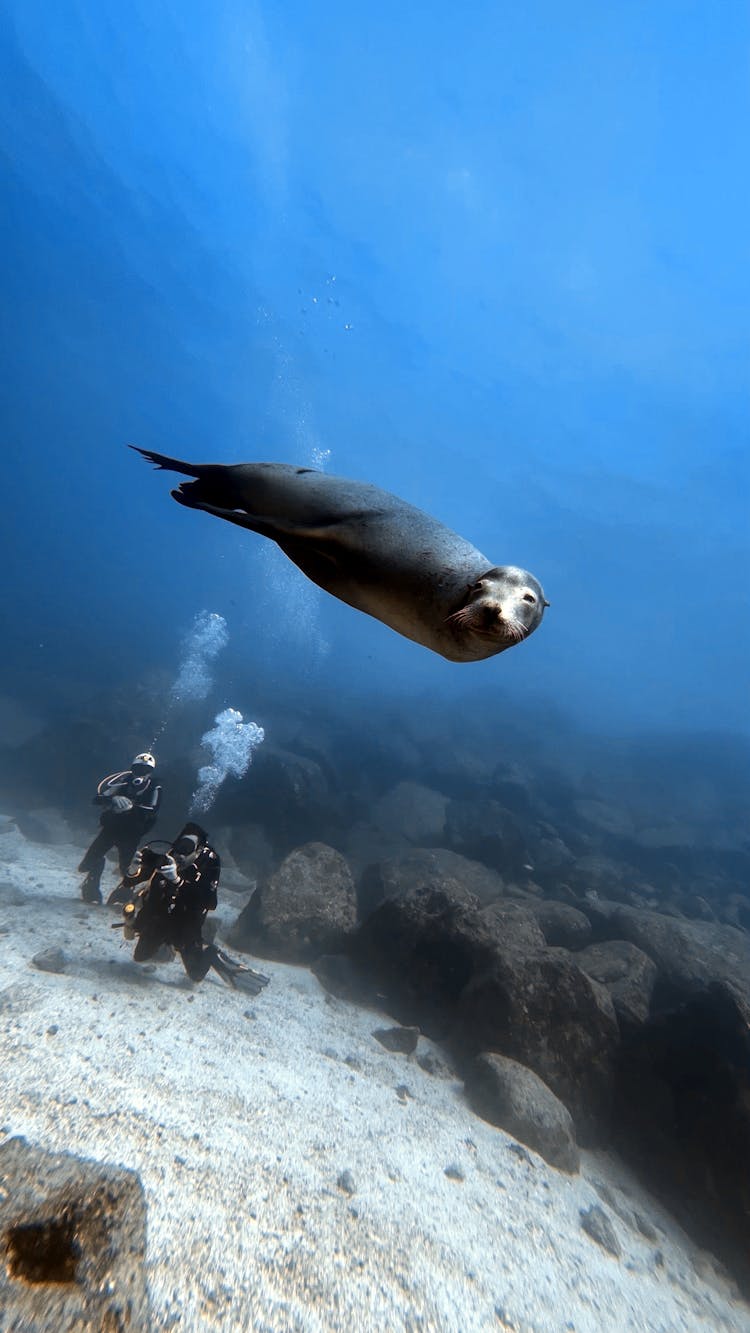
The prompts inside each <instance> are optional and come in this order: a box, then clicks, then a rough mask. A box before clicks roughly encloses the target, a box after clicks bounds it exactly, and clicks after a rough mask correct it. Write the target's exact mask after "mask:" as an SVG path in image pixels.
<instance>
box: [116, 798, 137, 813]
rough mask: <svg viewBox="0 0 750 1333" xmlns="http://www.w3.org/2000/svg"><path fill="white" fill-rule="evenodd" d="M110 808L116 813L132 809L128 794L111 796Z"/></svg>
mask: <svg viewBox="0 0 750 1333" xmlns="http://www.w3.org/2000/svg"><path fill="white" fill-rule="evenodd" d="M112 809H113V810H114V812H115V814H117V815H124V814H125V811H126V810H132V809H133V802H132V801H131V799H130V797H129V796H113V797H112Z"/></svg>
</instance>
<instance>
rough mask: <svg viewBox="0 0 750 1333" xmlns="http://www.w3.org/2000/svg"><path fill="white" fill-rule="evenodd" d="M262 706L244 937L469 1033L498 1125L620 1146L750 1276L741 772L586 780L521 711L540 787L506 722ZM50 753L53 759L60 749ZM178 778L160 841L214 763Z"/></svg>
mask: <svg viewBox="0 0 750 1333" xmlns="http://www.w3.org/2000/svg"><path fill="white" fill-rule="evenodd" d="M260 716H261V720H262V721H263V724H264V726H265V728H266V733H267V741H266V743H265V744H264V745H263V746H262V747H261V749H260V750H259V751H258V753H257V755H256V756H255V759H254V763H253V765H252V767H251V769H250V770H249V772H248V774H247V776H246V777H245V779H243V781H242V782H238V783H229V784H227V786H226V787H225V788H224V789H223V791H222V793H221V795H220V797H219V800H218V802H217V805H216V808H215V810H214V811H213V812H212V836H213V838H214V839H215V840H216V841H217V844H218V845H219V848H220V850H221V851H222V853H223V854H224V853H228V854H229V855H228V858H227V859H228V860H229V861H230V862H233V863H234V864H235V865H236V866H237V867H238V868H239V870H240V871H241V872H242V873H243V874H244V875H245V876H246V877H247V879H249V880H252V881H254V882H255V883H256V884H257V889H256V891H255V893H254V894H253V896H252V898H251V899H250V901H249V903H248V904H247V906H246V907H245V909H244V910H243V912H242V913H241V915H240V917H239V919H238V920H237V921H236V922H235V923H234V925H233V927H232V929H231V931H230V932H229V939H230V940H231V943H232V945H234V947H235V948H241V949H247V950H249V951H251V952H253V953H256V954H259V955H261V956H268V957H275V958H278V959H281V960H283V961H286V962H295V963H301V964H306V965H308V966H312V967H313V968H314V970H315V971H316V974H317V975H318V977H319V978H320V979H321V981H322V982H323V983H324V984H325V985H326V986H327V987H328V988H329V989H331V990H333V991H334V992H336V993H338V994H345V995H348V996H352V997H355V998H357V999H359V1000H361V1001H363V1002H365V1003H367V1002H368V1001H372V1002H374V1003H377V1005H378V1007H380V1008H383V1007H385V1008H386V1009H387V1010H389V1011H390V1012H391V1013H392V1015H393V1016H394V1017H395V1018H396V1019H397V1020H398V1021H399V1022H400V1023H402V1024H405V1025H407V1026H409V1027H414V1028H419V1029H420V1030H421V1031H423V1032H424V1033H425V1034H426V1035H428V1036H429V1037H431V1038H433V1039H434V1040H438V1041H441V1042H443V1043H445V1045H446V1046H447V1047H448V1048H449V1049H450V1051H451V1053H452V1058H453V1061H454V1063H455V1064H456V1065H457V1066H458V1068H460V1070H461V1071H462V1073H463V1075H464V1077H465V1081H466V1091H467V1096H468V1098H469V1099H470V1101H471V1103H472V1105H473V1106H474V1107H475V1108H476V1109H477V1111H478V1112H479V1114H481V1115H483V1116H484V1117H485V1118H487V1119H489V1120H491V1121H493V1122H494V1123H497V1124H500V1125H502V1126H504V1127H506V1128H507V1129H509V1130H510V1132H512V1133H514V1134H515V1135H517V1137H519V1138H520V1139H521V1140H522V1141H523V1142H525V1143H526V1144H527V1145H528V1146H529V1147H532V1148H534V1149H536V1150H537V1151H539V1152H541V1153H543V1154H544V1156H546V1157H547V1159H548V1160H549V1161H551V1162H553V1163H554V1164H555V1165H557V1166H559V1167H561V1168H562V1169H564V1170H568V1171H570V1170H575V1169H576V1164H577V1160H578V1144H581V1145H582V1146H585V1145H589V1144H596V1143H614V1144H616V1145H617V1146H618V1147H619V1148H620V1150H621V1151H622V1152H623V1153H624V1154H625V1155H626V1156H627V1157H628V1159H629V1160H630V1161H631V1162H633V1163H635V1164H636V1165H638V1166H640V1167H641V1168H642V1170H643V1171H644V1172H646V1173H647V1175H648V1179H649V1181H650V1183H651V1184H652V1185H654V1186H655V1187H657V1188H659V1189H660V1190H661V1193H662V1196H663V1197H664V1198H665V1199H666V1200H667V1201H668V1202H669V1203H670V1205H671V1206H672V1207H673V1208H674V1210H675V1211H676V1212H677V1214H678V1216H679V1217H680V1219H681V1220H682V1222H683V1223H684V1224H685V1225H686V1226H687V1227H688V1228H689V1229H690V1230H692V1232H693V1234H694V1235H695V1236H696V1238H697V1239H698V1240H699V1242H700V1243H701V1244H704V1245H707V1246H709V1247H711V1248H714V1249H718V1250H720V1251H721V1253H722V1256H723V1257H724V1258H725V1260H728V1261H729V1262H730V1263H733V1266H734V1267H735V1268H736V1269H738V1270H739V1271H744V1268H745V1262H744V1254H745V1253H746V1249H747V1244H748V1240H750V1222H749V1221H748V1218H749V1217H750V1177H748V1173H747V1169H746V1166H745V1165H744V1164H745V1163H746V1162H747V1161H748V1160H750V1040H749V1035H748V1034H749V1033H750V1027H749V1024H750V933H748V931H749V930H750V897H749V896H748V891H749V890H750V839H749V834H750V828H749V827H748V825H747V822H746V821H747V812H746V811H744V812H743V808H742V801H741V782H736V781H735V778H734V776H732V777H731V780H728V781H727V782H726V783H725V786H724V789H723V792H722V796H721V799H718V798H717V796H716V793H715V792H714V793H713V795H712V793H711V783H710V781H708V780H707V779H705V780H704V776H703V775H702V774H701V773H700V772H699V771H696V764H695V759H694V757H693V758H692V759H691V764H692V768H691V766H690V764H688V763H683V762H682V759H681V757H680V755H677V756H676V758H675V757H673V761H672V763H671V767H670V766H669V765H667V766H666V769H664V766H662V768H663V771H664V773H665V774H666V776H660V773H659V765H658V763H657V762H656V761H655V760H654V761H653V762H652V761H649V762H648V763H647V762H646V760H644V761H643V764H642V767H641V769H640V770H638V768H637V765H636V764H635V761H634V763H633V764H631V767H630V770H629V773H627V772H625V768H626V767H627V766H623V767H622V772H620V773H619V774H614V775H613V773H614V770H613V771H612V772H610V773H609V774H607V773H605V766H604V767H602V768H601V770H600V772H599V773H598V774H597V773H596V772H591V773H589V774H588V775H587V774H586V773H585V772H584V773H583V775H581V773H580V772H579V773H577V774H574V773H573V772H572V770H571V767H570V765H568V767H567V770H566V769H565V766H564V765H563V763H562V762H561V763H560V764H559V765H557V766H555V765H554V763H553V762H552V757H551V755H550V753H549V748H548V750H547V752H546V753H544V754H542V753H540V752H537V753H536V755H534V751H533V746H532V745H531V744H530V743H529V742H528V740H527V741H525V742H524V743H523V744H521V743H520V742H519V741H518V738H517V737H516V738H515V743H514V738H513V736H511V735H510V724H508V723H507V720H506V721H504V724H503V734H504V737H505V739H506V742H507V745H508V748H509V749H512V751H513V753H514V754H523V755H524V762H525V764H526V768H525V770H524V771H521V770H520V769H518V768H517V767H514V766H512V765H510V764H498V762H497V754H496V744H497V735H498V734H499V733H498V729H497V728H494V729H493V728H492V727H490V726H489V725H488V726H486V727H485V730H486V733H487V734H486V735H484V736H483V735H481V734H480V731H481V725H479V729H478V727H477V726H475V727H474V730H473V732H472V733H471V734H470V730H469V723H468V721H467V719H469V717H470V714H469V712H468V711H467V712H466V713H465V714H464V715H462V716H461V718H460V720H459V722H453V723H451V722H450V721H445V723H444V725H443V726H442V728H441V727H438V726H436V724H435V719H434V715H433V719H432V723H431V725H432V728H433V730H432V733H431V734H430V732H429V728H425V729H424V730H423V732H422V733H419V732H418V729H417V728H416V727H415V725H414V721H413V719H407V717H406V716H404V715H402V716H399V717H396V718H389V719H387V725H385V724H384V719H383V718H381V719H380V725H376V724H375V722H374V721H373V719H370V720H369V725H368V726H367V727H364V726H362V724H361V719H360V721H359V724H358V725H357V724H356V723H354V722H353V723H352V724H351V726H350V727H349V729H348V730H347V728H346V727H345V726H344V724H343V723H342V721H341V717H340V716H337V715H335V714H333V715H331V716H329V719H328V722H327V723H324V722H323V721H321V717H322V716H323V714H322V712H316V710H314V709H310V708H308V709H307V710H305V711H299V712H298V713H296V714H295V713H294V712H293V710H291V709H287V710H285V711H284V712H283V713H281V712H280V713H279V714H278V715H277V717H276V719H275V720H274V719H273V718H272V717H270V716H268V715H266V714H265V713H261V714H260ZM537 721H538V719H537ZM480 724H481V720H480ZM451 727H452V729H451ZM79 731H80V727H79ZM98 739H100V738H98ZM80 740H81V736H80V735H79V741H80ZM33 745H34V746H36V750H35V751H33V752H32V750H30V751H29V754H28V756H27V761H28V763H29V764H30V766H31V767H34V764H35V762H36V759H35V755H36V751H39V749H40V747H41V750H42V751H44V750H45V747H46V748H49V745H50V738H49V737H47V738H46V740H45V738H44V737H43V736H42V737H37V738H35V740H34V742H33ZM60 748H61V742H60V738H58V741H57V743H56V745H55V749H56V750H59V749H60ZM66 748H69V746H68V747H66ZM36 758H38V755H36ZM79 762H80V760H79ZM744 762H745V757H744V756H743V755H740V756H739V758H738V757H737V756H735V757H734V759H733V763H734V767H735V770H736V772H737V773H739V772H740V771H741V769H742V764H743V763H744ZM100 767H101V765H100V764H99V765H98V767H94V766H93V761H92V777H93V776H94V775H97V774H98V773H99V768H100ZM579 768H580V765H579ZM160 771H161V775H162V779H163V781H164V788H165V806H164V813H163V816H162V819H161V821H160V829H161V827H162V825H165V824H166V823H167V822H168V821H169V819H170V817H171V811H172V810H174V816H173V818H172V822H173V823H174V826H175V828H176V827H178V825H179V820H180V817H181V815H182V813H183V811H184V808H186V804H187V800H188V798H189V791H190V788H191V782H192V769H191V765H190V763H189V762H187V759H184V760H179V761H178V760H174V761H172V763H171V764H170V763H167V764H165V765H163V766H162V768H161V770H160ZM634 773H637V774H638V781H637V782H635V781H634V777H633V774H634ZM17 776H18V774H17ZM670 783H671V789H668V790H665V788H666V787H667V786H668V784H670ZM735 786H736V787H737V789H738V790H737V792H735V790H734V789H735ZM68 790H69V788H68ZM37 791H39V784H38V779H37ZM629 791H631V794H632V791H635V792H636V795H635V796H633V798H632V799H626V798H627V796H628V792H629ZM59 794H60V793H59V791H58V793H57V796H58V798H59ZM51 795H52V794H51V792H50V793H49V795H48V797H47V799H48V800H49V803H50V804H51V803H52V800H51V799H50V798H51ZM40 797H41V799H42V800H43V799H44V793H41V792H40ZM677 809H679V810H680V811H681V818H680V819H677V818H676V817H675V814H674V811H675V810H677ZM78 813H79V817H80V811H79V812H78ZM683 815H684V817H682V816H683ZM743 820H744V821H745V823H744V824H743ZM38 823H39V817H38V815H37V824H38ZM36 832H37V834H38V832H39V830H38V828H37V830H36ZM31 835H32V836H34V834H33V833H32V834H31Z"/></svg>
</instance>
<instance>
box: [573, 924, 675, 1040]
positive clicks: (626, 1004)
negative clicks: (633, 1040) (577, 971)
mask: <svg viewBox="0 0 750 1333" xmlns="http://www.w3.org/2000/svg"><path fill="white" fill-rule="evenodd" d="M576 962H577V963H578V966H579V967H582V968H583V970H584V972H588V974H589V976H590V977H593V978H594V980H595V981H598V982H600V983H601V985H602V986H606V987H607V990H608V991H609V993H610V995H611V996H612V1003H613V1004H614V1006H615V1013H616V1014H617V1017H618V1018H619V1020H620V1022H621V1023H622V1024H624V1025H626V1026H630V1027H637V1026H639V1025H640V1024H641V1023H645V1022H646V1020H647V1019H648V1016H649V1013H650V1012H651V996H652V994H653V990H654V982H655V981H656V963H655V962H654V961H653V959H651V958H649V956H648V954H645V953H644V952H643V950H642V949H639V948H637V946H636V945H635V944H631V943H630V942H629V941H628V940H607V941H605V942H603V943H601V944H589V945H588V946H587V947H586V948H585V949H581V950H580V952H579V953H577V954H576Z"/></svg>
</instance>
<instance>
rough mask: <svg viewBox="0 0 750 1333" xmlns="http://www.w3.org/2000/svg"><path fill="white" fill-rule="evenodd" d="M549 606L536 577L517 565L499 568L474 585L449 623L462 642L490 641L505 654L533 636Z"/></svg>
mask: <svg viewBox="0 0 750 1333" xmlns="http://www.w3.org/2000/svg"><path fill="white" fill-rule="evenodd" d="M546 606H549V602H548V601H546V600H545V596H544V592H543V591H542V586H541V584H540V583H539V582H538V580H537V579H535V578H534V575H533V574H529V572H528V570H526V569H519V568H518V567H517V566H516V565H502V566H496V567H495V568H494V569H488V570H487V571H486V573H484V574H482V575H481V577H480V578H478V579H477V581H476V583H472V584H471V586H470V587H469V589H468V591H467V595H466V599H465V601H464V602H463V604H462V605H461V606H460V607H459V608H458V610H457V611H454V612H453V614H452V615H450V616H448V618H447V620H446V624H447V625H449V626H450V627H451V628H452V629H453V631H454V632H455V633H456V634H457V635H458V636H459V637H460V638H461V639H465V638H466V637H470V636H476V637H477V638H479V639H484V640H489V641H491V642H492V643H495V644H497V645H498V647H497V648H496V650H495V651H496V652H502V651H503V649H505V648H512V646H513V644H514V643H520V642H521V640H522V639H527V638H528V637H529V635H530V634H533V632H534V630H535V629H536V627H537V625H539V624H541V620H542V616H543V615H544V608H545V607H546Z"/></svg>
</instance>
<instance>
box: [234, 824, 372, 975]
mask: <svg viewBox="0 0 750 1333" xmlns="http://www.w3.org/2000/svg"><path fill="white" fill-rule="evenodd" d="M356 919H357V902H356V893H355V889H354V881H353V879H352V874H351V871H350V869H349V866H348V865H347V862H346V861H345V860H344V857H343V856H342V855H341V853H340V852H337V851H335V850H334V848H333V847H327V846H326V845H325V843H320V842H311V843H306V844H305V846H303V847H298V848H296V850H295V851H293V852H290V854H289V855H288V856H286V857H285V858H284V860H283V861H282V863H281V865H280V866H279V868H278V869H277V870H275V871H274V873H273V874H272V875H270V876H269V877H268V879H267V880H265V881H264V882H263V883H262V884H261V885H260V887H259V888H258V889H257V891H256V893H255V894H254V895H253V897H252V898H251V899H250V902H249V903H248V905H247V907H246V908H245V909H244V911H243V912H242V913H241V915H240V916H239V918H238V920H237V923H236V925H235V927H234V928H233V930H232V931H231V932H230V935H229V937H228V938H229V939H230V941H231V943H232V944H233V945H234V946H235V947H236V948H247V949H251V950H252V951H253V952H254V953H259V954H260V955H261V956H263V957H268V958H278V959H282V960H283V961H285V962H295V963H300V962H309V961H310V960H312V959H314V958H317V957H318V956H319V955H320V954H335V953H338V952H340V951H341V950H342V948H343V946H344V945H345V943H346V940H347V937H348V936H349V935H350V934H351V932H352V931H353V929H354V926H355V923H356Z"/></svg>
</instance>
